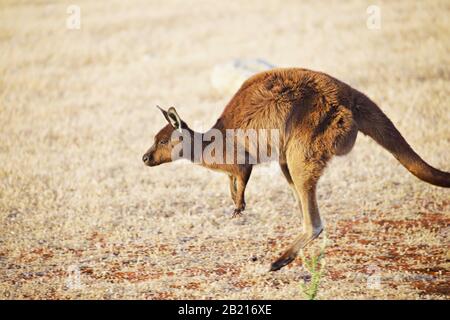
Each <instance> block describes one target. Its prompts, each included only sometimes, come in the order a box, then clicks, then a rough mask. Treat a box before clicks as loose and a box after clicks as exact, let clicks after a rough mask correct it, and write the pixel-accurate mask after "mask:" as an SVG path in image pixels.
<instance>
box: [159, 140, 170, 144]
mask: <svg viewBox="0 0 450 320" xmlns="http://www.w3.org/2000/svg"><path fill="white" fill-rule="evenodd" d="M167 142H168V141H167V140H161V141H160V142H159V144H163V145H164V144H167Z"/></svg>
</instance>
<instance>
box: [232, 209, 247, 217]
mask: <svg viewBox="0 0 450 320" xmlns="http://www.w3.org/2000/svg"><path fill="white" fill-rule="evenodd" d="M242 211H244V209H239V208H236V209H234V211H233V214H232V215H231V219H234V218H237V217H240V216H242Z"/></svg>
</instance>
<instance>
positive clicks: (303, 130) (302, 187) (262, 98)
mask: <svg viewBox="0 0 450 320" xmlns="http://www.w3.org/2000/svg"><path fill="white" fill-rule="evenodd" d="M169 111H170V110H169ZM173 112H174V114H173V115H172V119H174V118H177V117H178V115H177V114H176V112H175V111H174V109H173ZM165 116H166V118H167V119H168V121H170V119H169V118H168V117H167V113H166V114H165ZM179 122H180V125H181V127H182V128H183V129H185V130H189V131H190V132H193V131H192V130H191V129H189V127H188V126H187V125H186V124H185V123H184V122H182V121H181V120H179ZM272 128H274V129H280V131H281V136H280V145H281V148H280V150H279V153H280V159H279V162H280V167H281V170H282V172H283V174H284V176H285V177H286V180H287V181H288V183H289V185H290V186H291V188H292V190H293V191H294V194H295V195H296V198H297V200H298V202H299V205H300V206H301V208H302V210H301V212H302V215H303V230H302V232H301V233H300V235H299V236H298V237H297V239H296V240H295V241H294V243H293V244H292V245H291V246H290V247H289V249H288V250H287V251H286V252H285V253H284V254H283V255H282V256H281V257H280V258H279V259H278V260H277V261H275V262H274V263H273V264H272V267H271V270H278V269H280V268H282V267H283V266H285V265H287V264H288V263H290V262H291V261H292V260H293V259H295V257H296V255H297V252H298V250H299V249H301V248H302V247H304V246H305V245H307V244H308V243H309V242H310V241H312V240H313V239H314V238H316V237H317V236H318V235H319V234H320V232H321V231H322V223H321V220H320V215H319V210H318V206H317V202H316V195H315V193H316V185H317V182H318V180H319V178H320V176H321V175H322V173H323V170H324V168H325V166H326V164H327V162H328V161H329V160H330V159H331V158H332V157H333V156H334V155H344V154H347V153H348V152H350V151H351V149H352V147H353V145H354V143H355V140H356V137H357V133H358V131H361V132H363V133H364V134H367V135H369V136H370V137H372V138H373V139H374V140H375V141H376V142H377V143H379V144H380V145H381V146H383V147H384V148H386V149H387V150H388V151H390V152H391V153H392V154H393V155H394V156H395V157H396V158H397V159H398V160H399V161H400V163H401V164H402V165H404V166H405V167H406V168H407V169H408V170H409V171H410V172H411V173H413V174H414V175H416V176H417V177H418V178H420V179H422V180H424V181H426V182H429V183H431V184H435V185H438V186H442V187H450V174H449V173H447V172H443V171H440V170H437V169H435V168H433V167H431V166H430V165H428V164H427V163H426V162H424V161H423V160H422V159H421V158H420V157H419V156H418V155H417V154H416V153H415V152H414V151H413V150H412V149H411V147H410V146H409V145H408V143H407V142H406V141H405V139H404V138H403V137H402V135H401V134H400V133H399V132H398V131H397V129H396V128H395V126H394V125H393V124H392V122H391V121H390V120H389V119H388V118H387V117H386V115H384V113H383V112H382V111H381V110H380V109H379V108H378V106H377V105H376V104H375V103H374V102H372V101H371V100H370V99H369V98H368V97H366V96H365V95H364V94H362V93H360V92H359V91H357V90H355V89H353V88H351V87H350V86H348V85H347V84H345V83H343V82H341V81H339V80H337V79H335V78H333V77H330V76H329V75H326V74H324V73H320V72H314V71H310V70H305V69H298V68H295V69H294V68H292V69H274V70H271V71H267V72H263V73H259V74H257V75H255V76H253V77H251V78H250V79H248V80H247V81H245V82H244V84H243V85H242V86H241V88H240V89H239V90H238V92H237V93H236V94H235V95H234V96H233V98H232V99H231V101H230V102H229V103H228V105H227V106H226V107H225V109H224V111H223V113H222V115H221V116H220V118H219V119H218V120H217V122H216V124H215V125H214V126H213V128H212V129H218V130H221V131H222V132H225V130H226V129H272ZM173 130H174V128H173V126H172V125H167V126H166V127H165V128H163V129H162V130H161V131H160V132H159V133H158V135H157V136H156V139H155V144H154V146H153V147H152V148H151V149H150V150H149V151H148V152H147V153H146V155H145V156H144V157H151V159H152V161H150V160H147V161H146V159H144V162H146V164H148V165H157V164H160V163H164V162H168V161H170V151H171V149H172V148H173V146H174V145H172V144H171V143H168V144H165V145H161V144H160V143H159V142H160V141H161V140H163V141H166V140H168V139H170V134H171V133H172V131H173ZM236 143H244V141H236ZM270 147H272V148H274V147H275V146H272V145H271V146H270ZM246 150H247V152H248V153H249V156H256V157H257V155H251V154H250V149H249V148H247V149H246ZM201 164H202V165H204V166H206V167H208V168H210V169H214V170H220V171H224V172H226V173H227V174H228V175H229V177H230V192H231V196H232V199H233V201H234V203H235V204H236V209H235V211H234V213H233V216H236V215H239V214H240V213H241V212H242V211H243V210H244V209H245V199H244V193H245V186H246V184H247V181H248V179H249V177H250V174H251V170H252V165H238V164H231V165H230V164H214V163H213V164H206V163H201Z"/></svg>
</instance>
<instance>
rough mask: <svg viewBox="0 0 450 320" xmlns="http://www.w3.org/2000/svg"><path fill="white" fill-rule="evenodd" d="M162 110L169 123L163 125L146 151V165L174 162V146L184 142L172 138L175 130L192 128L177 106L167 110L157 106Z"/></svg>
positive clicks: (144, 157)
mask: <svg viewBox="0 0 450 320" xmlns="http://www.w3.org/2000/svg"><path fill="white" fill-rule="evenodd" d="M157 107H158V109H159V110H161V112H162V114H163V115H164V118H166V120H167V122H168V124H167V125H166V126H165V127H163V128H162V129H161V130H160V131H159V132H158V133H157V134H156V136H155V139H154V142H153V145H152V146H151V148H150V149H148V150H147V152H145V154H144V156H143V157H142V161H144V163H145V165H147V166H150V167H153V166H158V165H160V164H162V163H166V162H172V161H173V159H172V150H173V148H174V147H175V146H176V145H177V144H179V143H182V141H179V139H172V135H173V133H174V131H175V130H178V131H180V132H181V131H182V130H184V129H187V130H190V129H189V127H188V126H187V125H186V123H185V122H184V121H182V120H181V118H180V116H179V115H178V113H177V111H176V110H175V108H173V107H170V108H169V110H167V111H165V110H163V109H161V108H160V107H159V106H157Z"/></svg>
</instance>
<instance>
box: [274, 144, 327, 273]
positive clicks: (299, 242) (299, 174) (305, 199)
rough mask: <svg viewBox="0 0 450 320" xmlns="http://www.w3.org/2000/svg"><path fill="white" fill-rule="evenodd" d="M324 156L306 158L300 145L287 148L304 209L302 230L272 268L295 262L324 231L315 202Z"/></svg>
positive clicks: (291, 174) (299, 197) (289, 167)
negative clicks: (304, 249) (300, 252)
mask: <svg viewBox="0 0 450 320" xmlns="http://www.w3.org/2000/svg"><path fill="white" fill-rule="evenodd" d="M325 159H326V157H325V156H324V155H321V156H317V157H316V156H311V155H310V156H308V157H306V156H305V153H304V151H303V149H302V148H301V147H300V146H298V147H296V146H292V147H291V148H289V149H288V153H287V165H288V169H289V173H290V177H291V179H292V182H293V184H294V187H295V191H296V193H297V197H298V199H299V200H300V201H299V205H301V208H302V210H300V212H302V216H303V230H302V231H301V233H300V234H299V235H298V236H297V238H296V239H295V241H294V242H293V243H292V245H291V246H290V247H289V248H288V249H287V250H286V251H285V252H284V253H283V255H282V256H281V257H280V258H279V259H278V260H276V261H275V262H274V263H272V266H271V268H270V270H271V271H276V270H279V269H281V268H282V267H284V266H286V265H287V264H289V263H290V262H292V261H293V260H294V259H295V257H296V256H297V254H298V251H299V250H300V249H301V248H303V247H305V246H306V245H307V244H308V243H310V242H311V241H312V240H314V239H315V238H317V237H318V236H319V234H320V233H321V232H322V230H323V227H322V221H321V219H320V215H319V209H318V206H317V201H316V185H317V182H318V180H319V178H320V175H321V174H322V172H323V169H324V167H325V164H326V161H325Z"/></svg>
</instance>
